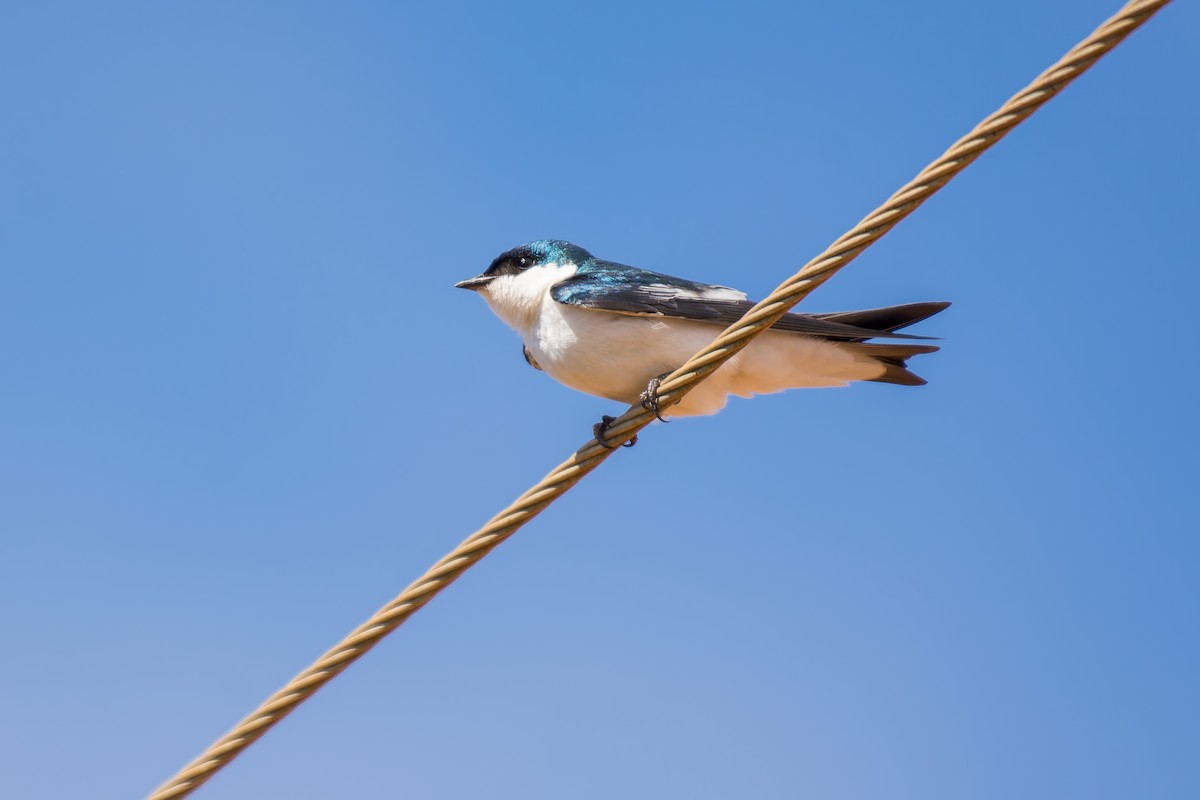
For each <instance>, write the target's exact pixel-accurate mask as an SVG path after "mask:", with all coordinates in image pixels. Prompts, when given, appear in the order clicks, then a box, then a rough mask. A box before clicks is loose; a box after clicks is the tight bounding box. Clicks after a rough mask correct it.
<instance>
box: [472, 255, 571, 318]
mask: <svg viewBox="0 0 1200 800" xmlns="http://www.w3.org/2000/svg"><path fill="white" fill-rule="evenodd" d="M576 269H577V267H576V266H575V264H574V263H572V262H570V261H568V262H565V263H561V264H560V263H558V262H554V261H552V262H550V263H547V264H539V265H538V266H536V267H530V268H529V269H527V270H525V271H524V272H521V273H519V274H517V275H501V276H499V277H497V278H496V279H495V280H493V281H492V282H491V283H489V284H488V285H487V286H484V287H483V288H482V289H480V290H479V293H480V294H481V295H483V299H484V300H486V301H487V304H488V305H489V306H491V308H492V311H493V312H495V314H496V316H498V317H500V319H502V320H504V321H505V322H506V323H507V324H508V325H509V326H511V327H512V328H514V329H516V331H517V332H518V333H521V334H524V333H527V332H528V331H529V330H530V329H531V328H532V327H533V324H534V322H536V321H537V317H538V314H540V313H541V310H542V303H543V302H544V301H545V299H546V295H547V293H548V292H549V291H550V287H551V286H553V285H554V284H556V283H558V282H559V281H563V280H566V279H567V278H569V277H571V276H572V275H574V274H575V271H576Z"/></svg>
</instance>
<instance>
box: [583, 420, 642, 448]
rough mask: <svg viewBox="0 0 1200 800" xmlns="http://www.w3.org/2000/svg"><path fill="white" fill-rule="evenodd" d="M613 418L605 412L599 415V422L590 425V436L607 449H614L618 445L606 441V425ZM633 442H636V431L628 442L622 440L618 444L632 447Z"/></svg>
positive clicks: (610, 422)
mask: <svg viewBox="0 0 1200 800" xmlns="http://www.w3.org/2000/svg"><path fill="white" fill-rule="evenodd" d="M615 419H616V417H610V416H609V415H608V414H605V415H604V416H602V417H600V421H599V422H597V423H596V424H595V425H593V426H592V436H594V437H596V441H597V442H599V443H600V446H601V447H607V448H608V449H609V450H616V449H617V447H618V445H615V444H609V443H608V442H607V441H606V440H607V439H608V426H609V425H611V424H612V423H613V420H615ZM635 444H637V434H636V433H635V434H634V435H633V438H632V439H630V440H629V441H628V442H622V443H621V444H620V445H619V446H620V447H633V446H634V445H635Z"/></svg>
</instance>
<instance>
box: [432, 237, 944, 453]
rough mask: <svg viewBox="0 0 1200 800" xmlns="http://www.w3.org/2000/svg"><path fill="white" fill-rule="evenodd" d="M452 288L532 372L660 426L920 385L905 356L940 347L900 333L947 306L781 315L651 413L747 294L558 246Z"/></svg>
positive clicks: (516, 252)
mask: <svg viewBox="0 0 1200 800" xmlns="http://www.w3.org/2000/svg"><path fill="white" fill-rule="evenodd" d="M455 286H456V287H457V288H460V289H469V290H471V291H474V292H477V293H478V294H480V295H481V296H482V297H483V299H484V300H485V301H486V302H487V304H488V306H489V307H490V308H491V310H492V311H493V312H494V313H495V314H496V316H498V317H499V318H500V319H501V320H503V321H504V322H505V323H506V324H508V325H509V327H511V328H513V329H514V330H515V331H516V332H517V333H518V334H519V335H520V337H521V341H522V352H523V355H524V357H525V360H526V361H527V362H528V363H529V365H530V366H532V367H533V368H534V369H538V370H541V371H543V372H545V373H546V374H548V375H549V376H550V377H552V378H554V379H555V380H557V381H558V382H559V383H562V384H564V385H566V386H569V387H571V388H572V389H577V390H579V391H581V392H585V393H587V394H590V395H595V396H597V397H603V398H606V399H609V400H615V401H618V402H621V403H627V404H631V405H632V404H634V403H639V402H640V403H641V404H642V405H643V406H644V407H645V408H647V409H649V410H651V411H653V412H654V413H655V414H656V415H657V416H658V418H659V419H663V420H666V419H667V418H668V417H671V418H673V417H689V416H702V415H707V414H715V413H716V412H718V411H720V410H721V409H722V408H724V407H725V405H726V403H727V402H728V399H729V397H730V396H738V397H752V396H754V395H759V394H770V393H773V392H779V391H783V390H784V389H793V388H805V387H824V386H846V385H848V384H849V383H851V382H853V381H875V382H879V383H891V384H898V385H901V386H920V385H923V384H924V383H926V381H925V380H924V379H923V378H921V377H919V376H917V375H915V374H914V373H912V372H910V371H909V370H908V367H907V360H908V359H909V358H910V357H912V356H915V355H922V354H925V353H933V352H936V351H937V350H938V349H939V348H938V347H937V346H936V345H931V344H913V343H911V340H918V339H928V338H929V337H924V336H912V335H909V334H904V333H897V332H896V331H898V330H899V329H901V328H905V327H907V326H909V325H912V324H914V323H917V322H920V321H921V320H924V319H927V318H929V317H931V316H933V315H934V314H937V313H939V312H941V311H943V310H944V309H946V308H947V307H948V306H949V305H950V304H949V303H946V302H925V303H909V304H907V305H898V306H889V307H887V308H874V309H868V310H865V311H841V312H834V313H821V314H797V313H790V314H785V315H784V316H783V317H781V318H780V319H779V321H778V322H776V323H775V324H774V325H773V326H772V327H771V328H770V330H768V331H766V332H764V333H763V334H762V335H760V336H759V337H757V338H756V339H755V340H754V341H752V342H751V343H750V344H749V345H747V346H746V347H745V348H744V349H743V350H741V351H740V352H739V353H737V354H736V355H734V356H733V357H732V358H731V359H729V360H728V361H726V362H725V363H724V364H723V365H722V366H721V367H720V368H719V369H717V370H716V371H715V372H713V373H712V374H711V375H709V376H708V378H707V379H706V380H704V381H702V382H700V383H699V384H697V385H696V386H695V388H693V389H692V390H691V391H690V392H688V394H686V395H685V396H684V397H683V399H682V400H681V401H679V402H678V403H676V404H675V405H673V406H670V407H669V408H659V405H658V395H657V390H658V384H659V383H660V382H661V380H662V378H664V377H666V375H668V374H669V373H670V372H671V371H672V370H674V369H676V368H677V367H679V366H680V365H681V364H683V363H684V362H685V361H686V360H687V359H688V358H690V357H691V356H692V355H694V354H695V353H696V352H697V351H699V350H700V349H701V348H703V347H704V346H705V345H707V344H709V343H710V342H712V341H713V340H714V339H715V338H716V337H717V336H718V335H719V334H720V333H721V331H723V330H724V329H725V328H726V327H728V326H729V325H730V324H731V323H733V322H734V321H736V320H737V319H739V318H740V317H741V316H742V315H743V314H745V312H746V311H747V310H749V309H750V308H751V307H752V306H753V305H754V303H753V302H752V301H750V300H748V299H747V298H746V294H745V293H744V292H740V291H738V290H737V289H732V288H730V287H728V286H719V285H714V284H707V283H699V282H697V281H692V280H687V279H685V278H676V277H673V276H671V275H666V274H663V273H659V272H653V271H651V270H647V269H641V268H638V267H631V266H627V265H625V264H618V263H616V262H614V261H605V260H603V259H599V258H596V257H595V256H593V255H592V254H591V253H589V252H588V251H587V250H585V249H583V248H582V247H580V246H578V245H575V244H572V243H571V242H567V241H563V240H559V239H541V240H538V241H534V242H529V243H528V244H523V245H520V246H518V247H514V248H512V249H510V250H506V251H505V252H503V253H501V254H500V255H499V256H497V257H496V258H495V259H494V260H493V261H492V263H491V264H490V265H489V266H488V268H487V269H486V270H484V272H483V273H482V274H480V275H477V276H476V277H474V278H468V279H466V280H463V281H459V282H458V283H456V284H455ZM870 339H893V340H908V341H901V342H888V343H877V342H869V341H867V340H870ZM613 419H614V418H613V417H609V416H604V417H603V418H602V420H601V422H599V423H597V424H596V425H595V426H594V427H593V433H594V434H595V436H596V439H597V441H599V442H600V443H601V444H603V445H604V446H605V447H612V446H615V445H609V444H608V443H607V442H606V441H605V436H604V434H605V432H606V431H607V428H608V425H609V423H611V422H612V421H613ZM636 438H637V437H636V436H635V437H633V438H632V439H631V440H630V441H629V442H626V443H625V444H626V445H627V446H629V445H631V444H632V443H633V442H635V441H636Z"/></svg>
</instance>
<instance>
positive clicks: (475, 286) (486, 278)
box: [454, 275, 496, 292]
mask: <svg viewBox="0 0 1200 800" xmlns="http://www.w3.org/2000/svg"><path fill="white" fill-rule="evenodd" d="M495 279H496V276H495V275H477V276H476V277H474V278H467V279H466V280H465V281H459V282H458V283H456V284H454V288H455V289H470V290H471V291H473V292H477V291H479V290H480V289H482V288H483V287H485V286H487V285H488V284H489V283H491V282H492V281H493V280H495Z"/></svg>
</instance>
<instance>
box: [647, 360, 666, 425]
mask: <svg viewBox="0 0 1200 800" xmlns="http://www.w3.org/2000/svg"><path fill="white" fill-rule="evenodd" d="M670 374H671V373H669V372H664V373H663V374H662V375H659V376H658V377H657V378H651V379H650V382H649V383H648V384H646V390H645V391H644V392H642V397H641V400H642V408H644V409H646V410H647V411H653V412H654V416H656V417H658V418H659V419H660V420H661V421H663V422H670V421H671V420H669V419H667V418H665V417H664V416H663V415H662V409H660V408H659V406H658V387H659V386H662V382H663V378H665V377H667V376H668V375H670Z"/></svg>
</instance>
